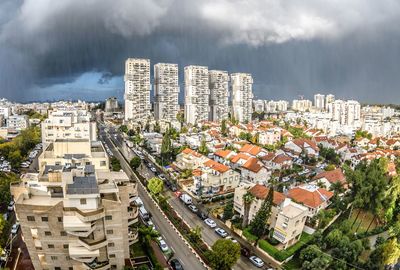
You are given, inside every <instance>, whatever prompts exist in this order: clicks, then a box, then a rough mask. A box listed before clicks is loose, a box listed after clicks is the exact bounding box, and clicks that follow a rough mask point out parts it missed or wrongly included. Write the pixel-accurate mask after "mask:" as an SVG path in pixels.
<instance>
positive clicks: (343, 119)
mask: <svg viewBox="0 0 400 270" xmlns="http://www.w3.org/2000/svg"><path fill="white" fill-rule="evenodd" d="M329 108H330V111H329V113H331V114H332V120H334V121H338V122H339V123H340V124H341V125H348V126H354V125H358V123H359V121H360V120H361V105H360V103H359V102H358V101H355V100H348V101H343V100H340V99H338V100H335V101H334V102H333V103H332V104H331V106H330V107H329Z"/></svg>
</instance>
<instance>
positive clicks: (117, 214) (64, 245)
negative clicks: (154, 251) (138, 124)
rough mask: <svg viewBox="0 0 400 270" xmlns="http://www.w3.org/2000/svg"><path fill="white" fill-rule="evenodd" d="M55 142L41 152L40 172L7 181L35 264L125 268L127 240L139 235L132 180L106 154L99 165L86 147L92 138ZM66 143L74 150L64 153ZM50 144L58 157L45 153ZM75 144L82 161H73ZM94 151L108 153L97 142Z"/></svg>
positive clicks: (102, 269) (103, 269) (90, 146)
mask: <svg viewBox="0 0 400 270" xmlns="http://www.w3.org/2000/svg"><path fill="white" fill-rule="evenodd" d="M58 142H59V141H58V140H56V141H55V142H52V143H50V144H49V146H48V147H47V151H45V152H44V153H42V154H41V158H40V160H41V163H42V164H41V165H42V166H41V167H40V171H39V173H36V174H27V175H24V176H23V177H22V181H21V182H18V183H12V184H11V193H12V195H13V198H14V201H15V212H16V215H17V218H18V220H19V222H20V224H21V230H22V234H23V237H24V241H25V243H26V246H27V248H28V251H29V255H30V258H31V260H32V263H33V265H34V267H35V269H38V270H39V269H54V270H61V269H97V270H106V269H123V268H124V266H125V259H128V258H129V257H130V253H129V246H130V245H131V244H133V243H135V242H137V241H138V233H137V228H136V226H137V224H136V223H137V221H138V209H137V207H136V205H135V204H133V203H131V201H133V200H132V198H134V197H135V196H137V190H136V184H135V183H131V182H130V181H129V178H128V176H127V175H126V174H125V173H123V172H111V171H109V169H108V160H107V161H106V160H104V162H106V164H105V166H104V168H100V169H98V162H97V161H95V159H96V158H97V157H96V155H93V156H92V157H88V155H87V153H85V152H87V149H92V150H93V142H90V141H89V140H86V141H85V142H83V141H82V140H74V141H72V140H70V141H68V144H66V142H65V141H64V142H60V144H59V145H57V144H58ZM75 143H76V145H74V144H75ZM84 144H86V145H87V146H86V147H84ZM70 148H72V149H74V151H66V153H65V154H64V155H62V153H63V151H65V150H69V149H70ZM51 149H54V150H53V152H54V153H53V156H54V157H55V156H57V159H56V158H53V159H50V158H49V157H48V152H49V151H52V150H51ZM79 149H82V151H81V152H82V153H83V154H82V161H83V156H85V157H87V159H86V160H85V163H81V162H79V163H78V162H77V163H74V162H73V161H74V157H72V156H71V154H70V153H69V152H74V154H73V155H75V157H77V158H78V159H79V156H78V154H76V153H77V152H79ZM60 150H63V151H60ZM97 153H98V154H100V153H101V156H103V157H106V155H105V153H104V149H103V147H102V146H101V144H99V145H97ZM44 161H46V162H44ZM71 161H72V162H71Z"/></svg>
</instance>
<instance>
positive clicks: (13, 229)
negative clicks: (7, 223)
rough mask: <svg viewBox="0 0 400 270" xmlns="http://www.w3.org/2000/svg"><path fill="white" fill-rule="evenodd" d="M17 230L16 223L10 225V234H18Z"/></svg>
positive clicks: (17, 224)
mask: <svg viewBox="0 0 400 270" xmlns="http://www.w3.org/2000/svg"><path fill="white" fill-rule="evenodd" d="M18 230H19V223H18V222H17V223H15V224H14V225H12V227H11V234H13V235H14V234H17V232H18Z"/></svg>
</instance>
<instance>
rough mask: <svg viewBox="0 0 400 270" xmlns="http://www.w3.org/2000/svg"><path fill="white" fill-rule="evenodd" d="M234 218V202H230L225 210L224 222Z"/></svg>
mask: <svg viewBox="0 0 400 270" xmlns="http://www.w3.org/2000/svg"><path fill="white" fill-rule="evenodd" d="M232 217H233V200H231V201H229V202H228V203H227V204H226V205H225V208H224V220H229V219H231V218H232Z"/></svg>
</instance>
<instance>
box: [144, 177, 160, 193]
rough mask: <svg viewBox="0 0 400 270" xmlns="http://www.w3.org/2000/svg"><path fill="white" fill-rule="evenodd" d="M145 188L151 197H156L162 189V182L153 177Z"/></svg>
mask: <svg viewBox="0 0 400 270" xmlns="http://www.w3.org/2000/svg"><path fill="white" fill-rule="evenodd" d="M147 188H148V189H149V190H150V193H151V194H153V195H158V194H159V193H160V192H161V191H163V188H164V182H163V181H162V180H161V179H160V178H158V177H153V178H150V180H149V181H148V183H147Z"/></svg>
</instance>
